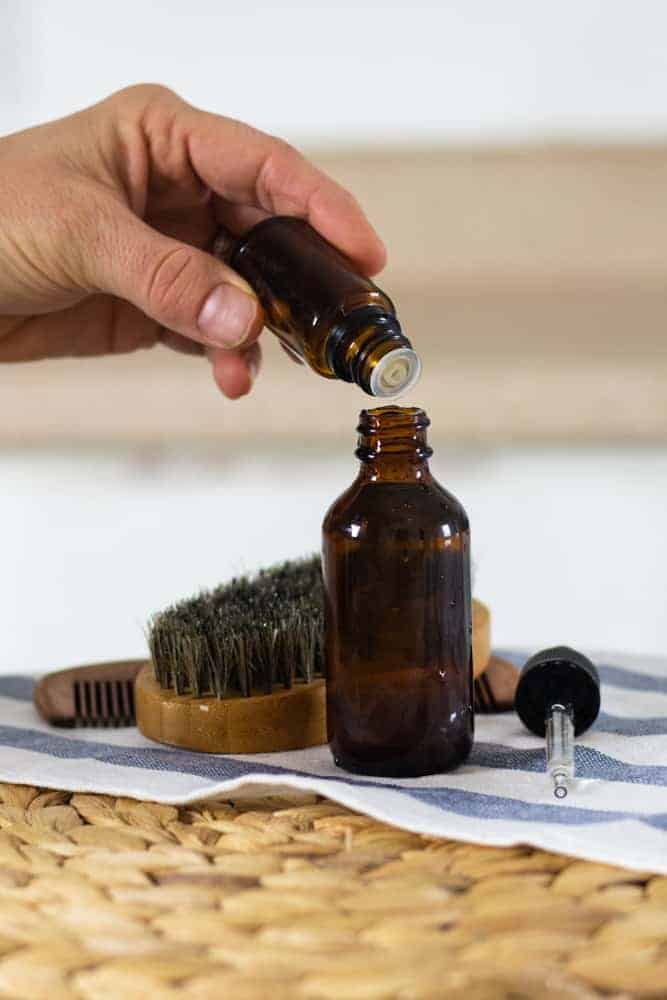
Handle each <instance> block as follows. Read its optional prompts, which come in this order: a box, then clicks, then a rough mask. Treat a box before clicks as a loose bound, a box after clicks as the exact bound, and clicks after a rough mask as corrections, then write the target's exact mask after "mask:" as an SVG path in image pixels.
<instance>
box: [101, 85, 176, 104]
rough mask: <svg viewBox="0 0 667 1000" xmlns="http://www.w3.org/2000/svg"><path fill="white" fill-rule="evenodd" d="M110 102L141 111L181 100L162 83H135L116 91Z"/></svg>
mask: <svg viewBox="0 0 667 1000" xmlns="http://www.w3.org/2000/svg"><path fill="white" fill-rule="evenodd" d="M110 100H111V101H113V102H114V103H115V104H116V105H118V106H120V107H121V108H130V109H137V108H139V109H141V108H145V107H147V106H148V105H152V104H156V103H158V104H159V103H162V104H169V103H171V102H173V101H178V100H180V98H179V97H178V95H177V94H176V93H175V92H174V91H173V90H171V89H170V88H169V87H165V86H164V84H161V83H134V84H132V85H131V86H129V87H124V88H123V89H122V90H118V91H116V93H115V94H112V96H111V98H110Z"/></svg>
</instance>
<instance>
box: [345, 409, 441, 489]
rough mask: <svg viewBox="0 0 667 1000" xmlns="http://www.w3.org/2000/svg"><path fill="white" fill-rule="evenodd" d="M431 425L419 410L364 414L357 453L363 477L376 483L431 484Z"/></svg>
mask: <svg viewBox="0 0 667 1000" xmlns="http://www.w3.org/2000/svg"><path fill="white" fill-rule="evenodd" d="M429 424H430V421H429V419H428V417H427V416H426V414H425V412H424V411H423V410H420V409H418V408H417V407H402V406H382V407H379V408H378V409H374V410H362V412H361V417H360V421H359V427H358V428H357V429H358V431H359V442H358V446H357V450H356V452H355V454H356V456H357V458H358V459H359V460H360V462H361V468H360V471H359V475H360V477H361V478H362V479H364V480H366V481H367V482H373V483H376V482H384V483H426V482H430V481H431V471H430V469H429V464H428V460H429V458H430V456H431V454H432V449H431V448H430V447H429V446H428V443H427V440H426V429H427V427H428V426H429Z"/></svg>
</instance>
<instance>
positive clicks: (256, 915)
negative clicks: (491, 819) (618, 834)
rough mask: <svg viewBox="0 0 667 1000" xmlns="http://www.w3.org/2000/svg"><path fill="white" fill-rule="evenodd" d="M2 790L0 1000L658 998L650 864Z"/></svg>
mask: <svg viewBox="0 0 667 1000" xmlns="http://www.w3.org/2000/svg"><path fill="white" fill-rule="evenodd" d="M0 799H1V801H2V805H1V806H0V996H3V997H12V998H30V1000H42V998H44V1000H47V998H48V1000H65V998H73V997H76V998H79V997H81V998H89V1000H98V998H100V1000H102V998H105V1000H107V998H116V997H122V998H123V1000H135V998H142V1000H143V998H146V1000H148V998H150V1000H174V998H177V997H178V998H185V997H192V998H209V997H210V998H218V997H230V998H234V1000H250V998H252V1000H260V998H261V1000H263V998H269V1000H288V998H289V1000H299V998H301V1000H310V998H313V1000H321V998H325V1000H384V998H387V1000H390V998H391V1000H393V998H396V1000H399V998H400V1000H422V998H423V1000H430V998H434V1000H435V998H444V997H447V998H449V1000H452V998H453V1000H486V998H489V1000H490V998H494V1000H495V998H498V997H501V998H502V997H507V998H510V997H511V998H514V1000H517V998H524V997H525V998H530V1000H536V998H537V1000H539V998H541V997H564V998H568V997H570V998H574V997H577V998H590V997H597V996H602V995H604V996H609V995H611V996H614V997H634V996H637V997H665V996H667V878H658V877H652V876H651V875H650V874H648V873H647V874H645V875H642V874H637V873H636V872H628V871H623V870H621V869H618V868H609V867H606V866H604V865H599V864H590V863H588V862H584V861H574V860H572V859H571V858H567V857H562V856H559V855H554V854H547V853H545V852H543V851H538V850H533V849H530V848H521V847H519V848H511V849H500V848H489V847H476V846H472V845H469V844H462V843H458V842H454V841H446V840H434V839H431V838H426V837H420V836H416V835H414V834H410V833H405V832H401V831H399V830H396V829H394V828H392V827H389V826H386V825H384V824H382V823H378V822H376V821H374V820H372V819H369V818H367V817H365V816H360V815H358V814H356V813H353V812H350V811H348V810H346V809H344V808H343V807H341V806H339V805H336V804H335V803H333V802H329V801H323V800H318V799H316V798H315V797H314V796H304V795H301V796H296V795H295V796H291V797H290V798H289V799H285V798H277V797H275V796H274V797H271V798H260V799H255V800H249V799H239V800H235V801H216V802H207V803H203V804H200V805H197V806H192V807H190V808H182V809H177V808H174V807H171V806H160V805H153V804H151V803H144V802H135V801H132V800H129V799H114V798H109V797H105V796H96V795H71V794H69V793H65V792H54V791H39V790H38V789H35V788H26V787H23V786H15V785H0Z"/></svg>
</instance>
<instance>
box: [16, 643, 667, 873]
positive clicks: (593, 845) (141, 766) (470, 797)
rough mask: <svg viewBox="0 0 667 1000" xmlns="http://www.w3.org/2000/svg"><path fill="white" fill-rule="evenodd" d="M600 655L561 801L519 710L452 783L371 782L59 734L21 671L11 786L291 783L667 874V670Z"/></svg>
mask: <svg viewBox="0 0 667 1000" xmlns="http://www.w3.org/2000/svg"><path fill="white" fill-rule="evenodd" d="M503 655H505V656H507V655H508V654H503ZM509 658H511V659H514V660H515V662H523V660H524V659H525V657H522V656H516V657H515V656H512V655H510V656H509ZM594 659H595V660H596V662H597V663H602V666H601V668H600V675H601V679H602V711H601V713H600V716H599V717H598V720H597V722H596V724H595V726H594V727H593V728H592V729H591V730H589V732H587V733H586V734H585V735H584V736H582V737H581V738H580V740H579V742H578V745H577V750H576V766H577V781H576V783H575V786H574V788H573V789H572V791H571V794H570V795H568V797H567V798H566V799H563V800H560V801H558V800H556V799H555V798H554V797H553V793H552V791H551V787H550V784H549V781H548V779H547V777H546V775H545V774H544V763H545V762H544V742H543V741H541V740H539V739H538V738H537V737H535V736H533V735H532V734H531V733H529V732H527V731H526V730H525V729H524V728H523V727H522V725H521V723H520V722H519V720H518V719H517V717H516V716H515V715H514V714H513V713H508V714H506V715H497V716H478V718H477V720H476V740H475V747H474V749H473V752H472V755H471V757H470V759H469V761H468V762H467V763H466V764H465V766H464V767H462V768H460V769H459V770H458V771H455V772H454V773H452V774H440V775H432V776H429V777H425V778H406V779H393V778H392V779H389V778H387V779H378V778H362V777H355V776H352V775H348V774H346V773H345V772H343V771H341V770H339V769H338V768H336V767H334V765H333V762H332V760H331V756H330V753H329V750H328V748H327V747H326V746H323V747H315V748H312V749H310V750H302V751H296V752H292V753H279V754H261V755H254V756H213V755H208V754H197V753H189V752H185V751H183V750H177V749H172V748H169V747H164V746H161V745H159V744H156V743H151V742H149V741H148V740H146V739H144V738H143V737H142V736H141V735H140V734H139V732H138V731H137V730H136V729H118V730H99V729H92V730H86V729H78V730H64V729H53V728H51V727H49V726H47V725H46V724H44V723H43V722H42V721H41V720H40V718H39V717H38V715H37V713H36V712H35V710H34V709H33V706H32V703H31V700H30V699H31V692H32V680H31V679H30V678H27V677H21V676H7V675H5V676H0V742H1V743H2V746H3V751H2V754H1V756H0V780H3V781H10V782H16V783H22V784H30V785H39V786H41V787H47V788H59V789H64V790H71V791H82V792H101V793H106V794H109V795H122V796H129V797H131V798H137V799H149V800H153V801H156V802H165V803H172V804H174V805H178V804H184V803H187V802H194V801H196V800H197V799H203V798H207V797H210V796H220V795H226V794H231V793H232V792H236V791H238V790H239V789H240V788H241V787H242V786H249V785H251V786H254V787H255V789H257V788H261V789H262V790H263V791H266V790H267V789H269V788H271V789H272V790H275V789H276V787H277V786H282V787H283V788H285V787H290V788H297V789H303V790H307V791H311V792H317V793H320V794H322V795H326V796H328V797H329V798H331V799H334V800H336V801H337V802H340V803H342V804H344V805H346V806H349V807H351V808H353V809H357V810H360V811H362V812H365V813H368V814H369V815H371V816H374V817H376V818H377V819H380V820H384V821H386V822H389V823H393V824H395V825H396V826H400V827H403V828H405V829H406V830H412V831H414V832H417V833H425V834H431V835H438V836H443V837H452V838H456V839H459V840H467V841H473V842H475V843H479V844H494V845H510V844H517V843H522V844H531V845H534V846H536V847H542V848H545V849H547V850H552V851H559V852H562V853H566V854H571V855H575V856H577V857H581V858H587V859H590V860H593V861H602V862H607V863H610V864H617V865H624V866H626V867H629V868H637V869H647V870H652V871H656V872H662V873H665V874H667V660H663V661H657V660H648V659H646V658H642V659H636V658H630V657H627V656H622V657H621V656H616V657H604V658H600V657H594Z"/></svg>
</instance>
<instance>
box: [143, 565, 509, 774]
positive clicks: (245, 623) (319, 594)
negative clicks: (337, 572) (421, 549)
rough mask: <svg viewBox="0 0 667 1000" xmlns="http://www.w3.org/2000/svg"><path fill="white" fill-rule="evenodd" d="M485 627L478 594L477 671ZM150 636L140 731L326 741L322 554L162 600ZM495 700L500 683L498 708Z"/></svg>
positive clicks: (223, 743)
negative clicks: (168, 603)
mask: <svg viewBox="0 0 667 1000" xmlns="http://www.w3.org/2000/svg"><path fill="white" fill-rule="evenodd" d="M490 633H491V623H490V614H489V611H488V608H486V607H485V606H484V605H483V604H481V603H480V602H478V601H474V602H473V662H474V672H475V676H476V677H478V676H479V675H480V674H481V673H482V672H483V671H484V670H485V669H486V668H487V667H489V665H490V663H489V661H490V657H491V634H490ZM148 641H149V647H150V652H151V656H152V664H146V665H145V666H144V667H143V668H142V669H141V670H140V671H139V673H138V675H137V679H136V685H135V704H136V713H137V724H138V726H139V729H140V730H141V732H142V733H143V734H144V736H147V737H149V738H150V739H153V740H157V741H159V742H161V743H169V744H172V745H174V746H179V747H184V748H187V749H189V750H201V751H206V752H209V753H237V754H243V753H270V752H274V751H282V750H297V749H302V748H304V747H309V746H316V745H319V744H321V743H325V742H326V740H327V732H326V697H325V682H324V677H323V673H322V671H323V647H322V642H323V590H322V578H321V570H320V559H319V557H312V558H309V559H304V560H301V561H298V562H288V563H284V564H283V565H281V566H278V567H276V568H273V569H269V570H265V571H262V572H260V573H259V574H258V575H257V576H256V577H254V578H253V579H247V578H241V579H237V580H232V581H231V582H230V583H228V584H225V585H223V586H221V587H217V588H216V589H215V590H212V591H207V592H205V593H202V594H200V595H199V596H198V597H194V598H191V599H189V600H185V601H182V602H180V603H179V604H176V605H174V606H173V607H171V608H167V609H166V610H165V611H162V612H159V613H158V614H157V615H155V616H154V618H153V619H152V621H151V622H150V625H149V631H148ZM501 662H502V661H497V663H501ZM493 665H494V664H493V661H492V662H491V666H493ZM507 668H509V669H510V670H511V672H512V678H511V682H512V683H511V686H512V691H511V696H509V702H508V705H506V706H503V707H511V703H512V697H513V694H514V690H513V687H514V668H513V667H511V666H510V665H509V664H506V665H505V667H504V668H503V667H500V670H501V673H502V671H503V669H505V670H506V669H507ZM498 669H499V668H498V666H497V665H496V671H497V670H498ZM509 680H510V678H508V681H509ZM476 694H477V696H478V698H479V695H480V692H479V691H477V690H476ZM505 700H507V699H505ZM498 701H503V697H502V695H501V694H500V693H499V689H498V688H497V687H496V704H494V710H498V704H497V703H498ZM486 707H487V709H488V708H489V707H490V706H488V705H487V706H486Z"/></svg>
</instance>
